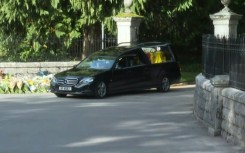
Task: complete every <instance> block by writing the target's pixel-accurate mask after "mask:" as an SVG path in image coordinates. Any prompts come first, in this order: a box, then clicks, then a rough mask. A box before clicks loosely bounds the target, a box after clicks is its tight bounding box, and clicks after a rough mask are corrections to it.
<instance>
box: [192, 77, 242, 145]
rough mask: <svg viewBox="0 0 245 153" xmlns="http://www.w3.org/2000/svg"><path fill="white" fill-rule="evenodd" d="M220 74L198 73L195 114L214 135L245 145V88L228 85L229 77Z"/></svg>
mask: <svg viewBox="0 0 245 153" xmlns="http://www.w3.org/2000/svg"><path fill="white" fill-rule="evenodd" d="M218 78H219V79H217V77H215V78H213V79H210V80H209V79H206V78H205V77H204V76H203V75H201V74H200V75H198V76H197V77H196V89H195V95H194V115H195V116H196V118H197V119H198V120H200V121H202V123H203V124H204V125H206V126H207V128H208V131H209V133H210V134H212V135H213V136H218V135H222V137H223V138H225V139H226V140H227V141H229V142H233V143H234V144H239V145H241V146H242V147H245V92H243V91H240V90H237V89H234V88H229V87H228V86H227V85H228V84H227V79H228V78H226V79H224V78H225V77H224V76H221V77H220V76H219V77H218ZM222 79H223V80H222ZM217 80H219V81H220V80H222V81H221V82H219V81H217ZM224 80H225V81H224Z"/></svg>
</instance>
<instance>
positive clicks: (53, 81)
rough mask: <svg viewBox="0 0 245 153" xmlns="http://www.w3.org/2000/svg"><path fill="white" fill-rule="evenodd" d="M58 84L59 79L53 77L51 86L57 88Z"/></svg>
mask: <svg viewBox="0 0 245 153" xmlns="http://www.w3.org/2000/svg"><path fill="white" fill-rule="evenodd" d="M56 83H57V79H56V78H55V77H53V78H52V80H51V85H52V86H55V85H56Z"/></svg>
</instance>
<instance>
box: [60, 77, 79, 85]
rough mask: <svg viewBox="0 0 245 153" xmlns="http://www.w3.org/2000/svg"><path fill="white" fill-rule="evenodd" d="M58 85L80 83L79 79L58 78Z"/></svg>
mask: <svg viewBox="0 0 245 153" xmlns="http://www.w3.org/2000/svg"><path fill="white" fill-rule="evenodd" d="M57 83H58V85H65V86H74V85H76V84H77V83H78V79H75V78H74V79H58V80H57Z"/></svg>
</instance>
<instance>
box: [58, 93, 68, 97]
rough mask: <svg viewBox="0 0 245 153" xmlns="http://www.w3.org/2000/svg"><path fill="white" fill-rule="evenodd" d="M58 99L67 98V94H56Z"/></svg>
mask: <svg viewBox="0 0 245 153" xmlns="http://www.w3.org/2000/svg"><path fill="white" fill-rule="evenodd" d="M55 95H56V96H57V97H66V94H60V93H55Z"/></svg>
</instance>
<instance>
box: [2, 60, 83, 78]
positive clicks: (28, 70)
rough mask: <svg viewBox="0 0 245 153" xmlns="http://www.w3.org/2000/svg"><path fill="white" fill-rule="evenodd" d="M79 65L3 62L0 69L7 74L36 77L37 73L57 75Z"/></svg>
mask: <svg viewBox="0 0 245 153" xmlns="http://www.w3.org/2000/svg"><path fill="white" fill-rule="evenodd" d="M76 64H78V61H73V62H23V63H22V62H1V63H0V69H1V70H3V72H4V73H6V74H14V75H16V74H24V75H34V74H36V73H37V72H39V71H40V70H41V71H48V72H49V73H52V74H55V73H57V72H61V71H64V70H67V69H70V68H72V67H73V66H74V65H76Z"/></svg>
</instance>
